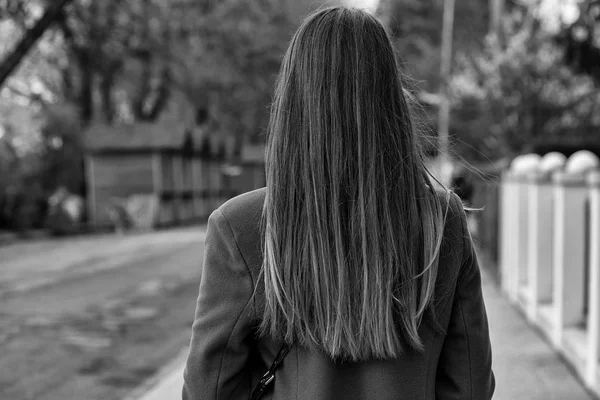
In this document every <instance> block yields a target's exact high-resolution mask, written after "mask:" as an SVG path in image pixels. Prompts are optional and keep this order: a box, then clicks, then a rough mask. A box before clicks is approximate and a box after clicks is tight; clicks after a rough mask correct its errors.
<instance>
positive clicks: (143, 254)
mask: <svg viewBox="0 0 600 400" xmlns="http://www.w3.org/2000/svg"><path fill="white" fill-rule="evenodd" d="M204 235H205V232H204V227H194V228H185V229H175V230H168V231H160V232H154V233H147V234H128V235H124V236H115V235H101V236H86V237H80V238H65V239H62V240H41V241H34V242H21V243H14V244H11V245H8V246H2V247H0V354H1V356H0V399H2V400H3V399H11V400H24V399H36V400H37V399H40V400H41V399H44V400H50V399H52V400H57V399H73V400H75V399H83V398H89V399H111V400H112V399H115V400H116V399H120V398H121V397H122V396H123V395H124V394H126V393H128V391H129V390H130V389H131V387H132V386H131V384H127V383H126V382H125V383H119V382H117V383H114V384H113V383H110V382H112V381H110V379H112V378H111V375H110V374H111V373H113V372H111V371H117V372H115V374H120V376H118V377H117V378H122V379H124V378H123V376H124V377H125V378H127V376H126V374H125V373H126V372H127V373H130V377H131V376H133V378H135V376H134V375H131V374H132V373H131V371H133V370H136V368H138V365H137V364H135V362H139V364H140V365H142V366H148V365H152V366H155V365H161V364H163V363H164V362H165V360H169V359H170V358H172V357H173V356H174V355H175V354H177V352H178V351H179V350H180V349H181V346H183V345H184V344H185V343H187V342H189V324H190V323H191V319H190V318H192V316H193V305H194V303H195V297H194V296H195V295H196V294H197V282H198V281H199V273H200V269H201V264H202V254H203V251H204V250H203V247H204V246H203V245H204ZM169 287H173V288H178V289H177V290H176V291H173V294H170V293H171V292H170V291H169V290H170V289H168V288H169ZM188 292H189V293H188ZM179 293H185V296H183V295H180V294H179ZM144 296H146V297H144ZM129 299H131V300H129ZM145 299H150V300H145ZM153 299H156V300H153ZM130 301H131V303H130ZM136 302H137V303H136ZM167 302H169V303H168V304H175V305H176V307H175V309H174V310H172V311H171V312H169V314H168V316H165V315H164V314H165V313H164V312H163V310H162V308H161V307H167V306H166V305H165V303H167ZM138 304H141V305H142V308H141V309H140V308H139V307H138V308H137V309H136V306H137V305H138ZM143 307H150V308H145V309H144V308H143ZM111 310H113V311H111ZM140 310H141V312H148V311H151V312H152V313H153V315H154V314H155V315H156V318H152V319H151V320H149V321H146V320H143V321H142V322H143V323H144V324H152V326H156V329H154V330H152V331H149V332H148V333H147V334H146V336H143V335H141V336H139V337H140V339H139V340H137V342H138V344H139V345H138V346H137V347H135V346H133V345H132V346H128V347H127V346H124V347H123V349H122V351H120V352H119V354H118V357H117V355H116V354H113V350H114V349H118V346H120V345H121V344H120V343H129V342H127V340H129V341H130V342H131V343H134V344H135V343H136V339H135V338H136V337H137V336H135V335H136V333H135V332H138V331H139V330H136V329H135V328H134V325H132V324H133V323H132V324H129V325H122V326H123V327H125V326H126V327H127V329H129V327H131V330H128V331H127V332H125V331H123V332H120V331H119V329H121V328H118V326H117V325H118V324H117V325H114V327H113V326H112V325H110V324H111V323H113V322H114V323H121V322H122V321H125V320H126V319H127V318H130V319H133V318H136V317H126V314H125V312H131V313H135V312H139V311H140ZM127 315H129V314H127ZM131 315H134V314H131ZM111 318H112V319H111ZM119 318H120V319H119ZM142 318H143V317H142ZM120 321H121V322H120ZM142 322H140V323H139V324H142ZM161 324H163V325H165V324H166V326H169V327H173V329H170V330H171V332H170V333H169V335H168V336H165V335H164V334H163V333H164V332H167V330H166V328H165V326H163V325H161ZM119 326H120V325H119ZM149 326H150V325H149ZM113 328H114V329H113ZM111 329H112V330H111ZM123 329H124V328H123ZM109 331H110V332H109ZM113 331H114V332H113ZM115 332H116V333H115ZM119 332H120V333H119ZM140 332H141V331H140ZM132 335H133V336H132ZM161 335H162V336H161ZM134 336H135V337H134ZM154 337H160V346H158V345H155V344H152V343H153V342H152V340H155V339H154ZM132 341H133V342H132ZM148 343H150V344H152V346H154V347H152V348H153V351H152V354H150V353H149V352H148V349H147V348H146V347H149V346H150V344H148ZM50 344H51V345H50ZM95 346H97V348H96V347H95ZM144 346H146V347H144ZM140 349H142V350H140ZM136 351H138V353H136V354H134V353H135V352H136ZM140 351H142V352H141V353H140ZM94 360H100V361H102V362H105V365H104V364H102V363H100V364H98V363H97V362H96V364H94V362H95V361H94ZM136 360H137V361H136ZM156 360H159V361H156ZM134 361H135V362H134ZM110 363H113V364H114V365H113V364H110ZM153 363H154V364H153ZM103 365H104V366H103ZM90 366H91V367H90ZM86 368H89V369H90V371H91V372H85V371H86ZM153 368H154V367H153ZM138 369H139V368H138ZM138 373H139V376H140V377H141V378H139V379H143V376H142V375H146V376H147V375H148V374H149V373H152V372H144V371H143V368H142V369H139V371H138ZM107 376H108V378H110V379H109V380H106V379H105V378H106V377H107ZM133 378H131V379H130V380H131V382H134V384H139V379H137V378H135V379H133ZM136 379H137V380H138V381H137V382H135V380H136ZM107 382H109V383H107ZM115 382H116V381H115ZM127 385H129V388H128V387H127ZM88 389H89V390H88ZM81 393H87V394H88V395H87V397H85V396H84V397H81ZM113 393H115V394H114V395H113ZM116 393H120V396H116ZM110 395H112V396H113V397H110ZM115 396H116V397H115Z"/></svg>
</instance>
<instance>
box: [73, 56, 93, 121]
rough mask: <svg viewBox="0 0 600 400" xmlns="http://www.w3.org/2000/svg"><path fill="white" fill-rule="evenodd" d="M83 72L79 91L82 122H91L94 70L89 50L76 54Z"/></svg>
mask: <svg viewBox="0 0 600 400" xmlns="http://www.w3.org/2000/svg"><path fill="white" fill-rule="evenodd" d="M76 57H77V62H78V64H79V69H80V73H81V89H80V93H79V106H80V115H81V122H82V123H83V124H84V125H87V124H89V123H90V121H91V120H92V118H93V117H94V71H93V69H92V62H91V58H90V55H89V54H88V52H87V51H85V50H82V51H81V52H78V53H77V54H76Z"/></svg>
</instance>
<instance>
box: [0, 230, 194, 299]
mask: <svg viewBox="0 0 600 400" xmlns="http://www.w3.org/2000/svg"><path fill="white" fill-rule="evenodd" d="M194 243H197V244H198V245H199V246H201V245H202V244H203V243H204V231H203V229H200V228H182V229H174V230H166V231H159V232H148V233H132V234H126V235H114V234H107V235H90V236H81V237H72V238H71V237H69V238H61V239H44V240H37V241H32V242H27V241H25V242H17V243H14V244H11V245H7V246H0V298H6V297H7V296H8V297H10V296H14V295H16V294H18V293H22V292H27V291H31V290H32V289H38V288H42V287H45V286H51V285H54V284H55V283H57V282H62V281H66V280H71V279H75V278H80V277H83V276H85V275H91V274H96V273H98V272H101V271H109V270H111V269H118V268H120V267H121V266H123V265H128V264H131V263H134V262H137V261H138V260H140V259H143V258H147V259H150V258H152V257H156V256H159V255H161V254H165V253H166V252H171V251H173V250H176V249H177V248H182V247H185V246H189V245H192V244H194ZM200 254H201V251H200Z"/></svg>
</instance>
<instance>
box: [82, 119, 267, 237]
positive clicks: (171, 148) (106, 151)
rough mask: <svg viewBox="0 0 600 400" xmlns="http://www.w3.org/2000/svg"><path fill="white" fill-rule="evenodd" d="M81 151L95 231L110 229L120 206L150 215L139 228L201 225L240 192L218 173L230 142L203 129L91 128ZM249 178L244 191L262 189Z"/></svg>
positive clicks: (168, 125)
mask: <svg viewBox="0 0 600 400" xmlns="http://www.w3.org/2000/svg"><path fill="white" fill-rule="evenodd" d="M84 146H85V149H86V155H85V169H86V182H87V207H86V208H87V215H88V221H89V223H90V224H91V225H92V226H95V227H102V226H107V225H111V224H114V223H115V221H114V215H115V208H118V207H119V204H120V205H124V206H125V207H126V208H127V209H128V211H129V212H135V211H133V210H131V208H132V207H133V208H137V209H138V212H142V211H141V210H142V209H144V207H145V208H146V211H145V212H146V213H150V215H149V216H146V217H145V220H146V222H145V223H144V225H150V226H157V225H158V226H164V225H174V224H180V223H185V222H187V221H191V220H195V219H202V218H206V217H207V216H208V215H209V214H210V213H211V212H212V211H213V210H214V209H215V208H217V207H218V206H219V205H220V204H221V203H223V202H224V201H225V200H226V199H227V198H229V197H230V196H231V195H233V194H236V193H237V192H238V191H239V190H236V189H235V187H232V186H230V185H228V182H227V179H228V176H227V174H226V173H223V171H224V169H223V167H224V165H225V163H226V160H227V159H229V158H230V153H231V151H232V148H233V144H232V141H231V140H229V141H227V140H223V139H221V138H219V137H218V136H212V137H211V136H208V135H205V134H204V132H203V131H202V129H188V128H187V127H186V125H184V124H174V123H172V122H171V123H153V124H150V123H137V124H124V125H116V126H107V125H102V124H96V125H93V126H91V127H90V128H89V129H88V130H87V131H86V132H85V135H84ZM252 176H253V177H254V178H253V180H252V181H251V182H246V184H247V186H249V188H254V187H258V186H261V185H262V184H263V182H262V181H261V182H259V180H260V178H261V176H260V175H256V176H255V175H252ZM135 204H137V206H136V205H135ZM144 204H146V206H144ZM151 205H153V206H151ZM148 208H150V210H148Z"/></svg>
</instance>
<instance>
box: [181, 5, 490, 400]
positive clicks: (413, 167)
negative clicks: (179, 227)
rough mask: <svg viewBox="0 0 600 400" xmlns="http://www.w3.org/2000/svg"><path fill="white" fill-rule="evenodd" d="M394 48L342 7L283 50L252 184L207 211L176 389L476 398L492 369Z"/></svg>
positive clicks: (365, 19) (475, 292) (477, 290)
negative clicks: (259, 170) (258, 185)
mask: <svg viewBox="0 0 600 400" xmlns="http://www.w3.org/2000/svg"><path fill="white" fill-rule="evenodd" d="M417 141H418V139H417V134H416V133H415V132H414V130H413V127H412V124H411V117H410V113H409V106H408V104H407V100H406V98H405V94H404V90H403V87H402V83H401V75H400V73H399V70H398V66H397V63H396V59H395V55H394V50H393V47H392V45H391V42H390V39H389V37H388V36H387V34H386V31H385V29H384V27H383V26H382V24H381V23H380V22H379V21H378V20H377V19H376V18H375V17H373V16H372V15H370V14H368V13H366V12H364V11H361V10H357V9H349V8H344V7H333V8H327V9H323V10H320V11H317V12H316V13H314V14H313V15H311V16H310V17H308V18H307V19H306V20H305V21H304V23H303V24H302V26H301V27H300V28H299V30H298V31H297V33H296V34H295V36H294V37H293V39H292V41H291V43H290V45H289V49H288V51H287V53H286V55H285V57H284V60H283V62H282V66H281V71H280V74H279V79H278V83H277V88H276V93H275V99H274V103H273V107H272V111H271V120H270V125H269V128H268V143H267V157H266V173H267V175H266V176H267V185H266V188H263V189H258V190H255V191H253V192H250V193H247V194H243V195H241V196H238V197H236V198H234V199H232V200H230V201H228V202H227V203H225V204H224V205H222V206H221V207H220V208H219V209H218V210H216V211H215V212H214V213H212V215H211V216H210V219H209V222H208V232H207V237H206V247H205V258H204V266H203V270H202V277H201V283H200V290H199V291H200V293H199V297H198V302H197V308H196V316H195V321H194V324H193V333H192V340H191V347H190V354H189V358H188V361H187V366H186V370H185V373H184V375H185V385H184V388H183V398H184V399H189V400H191V399H194V400H197V399H248V398H249V397H250V394H251V392H252V391H253V390H254V388H255V387H256V386H257V384H258V382H259V380H260V378H261V376H262V374H263V373H264V372H265V371H266V370H267V368H268V367H269V366H270V365H271V363H272V362H273V360H274V359H275V357H276V355H277V354H278V353H279V351H280V348H282V345H286V344H287V345H289V348H290V350H289V353H288V354H287V355H286V356H285V358H283V361H282V362H281V363H280V364H279V366H278V368H277V369H276V371H275V380H274V382H273V385H272V388H269V389H268V390H267V392H266V393H265V397H269V396H271V397H269V398H272V399H311V400H315V399H324V400H325V399H377V400H385V399H432V400H433V399H438V400H444V399H476V400H485V399H490V398H491V397H492V393H493V391H494V376H493V373H492V370H491V349H490V341H489V335H488V324H487V317H486V312H485V307H484V302H483V299H482V294H481V280H480V272H479V266H478V263H477V258H476V255H475V252H474V250H473V244H472V242H471V238H470V235H469V233H468V230H467V229H466V223H465V213H464V211H463V208H462V205H461V203H460V201H459V200H458V198H457V197H456V196H455V195H454V194H451V193H450V192H448V191H446V190H441V191H440V190H439V189H437V190H436V189H434V183H433V178H432V177H431V176H430V175H429V173H428V171H427V170H426V167H425V166H424V160H423V156H422V155H421V152H420V150H419V146H418V143H417Z"/></svg>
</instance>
